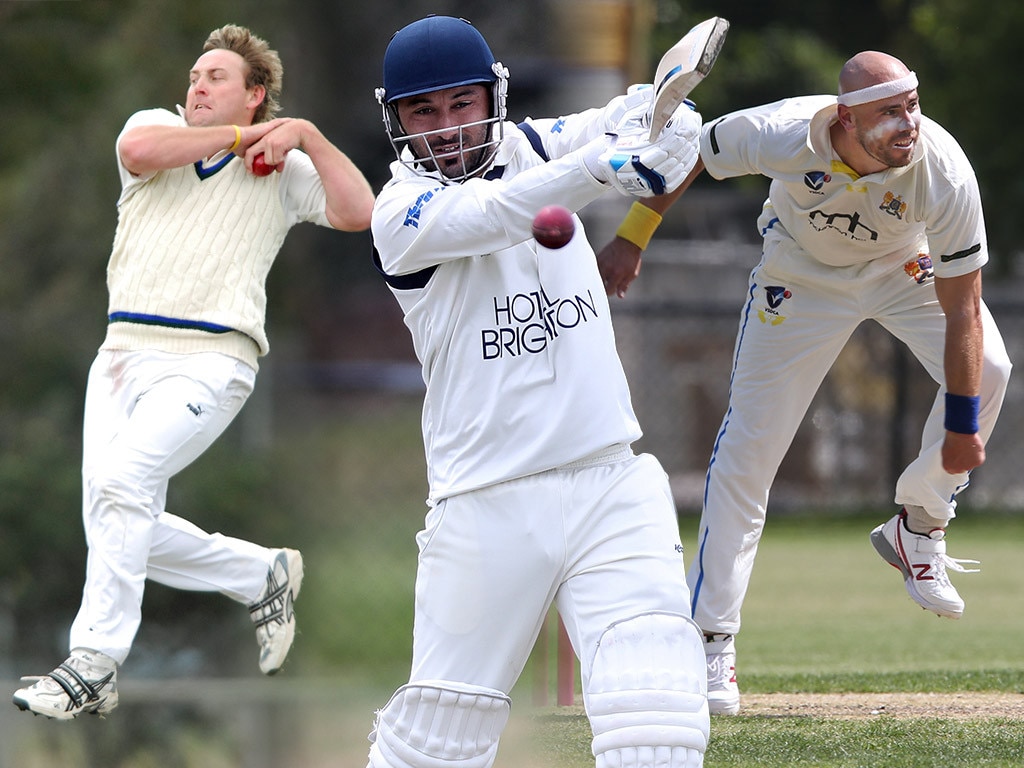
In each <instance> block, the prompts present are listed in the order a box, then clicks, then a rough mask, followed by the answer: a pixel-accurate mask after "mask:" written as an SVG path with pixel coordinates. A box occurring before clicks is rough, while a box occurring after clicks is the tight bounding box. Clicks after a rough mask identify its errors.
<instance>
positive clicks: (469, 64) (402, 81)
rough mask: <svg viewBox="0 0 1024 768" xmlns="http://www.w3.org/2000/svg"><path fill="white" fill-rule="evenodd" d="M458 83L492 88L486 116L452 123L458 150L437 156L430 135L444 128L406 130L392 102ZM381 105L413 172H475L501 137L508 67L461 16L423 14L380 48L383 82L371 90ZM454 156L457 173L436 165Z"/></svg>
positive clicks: (453, 178) (452, 175) (451, 176)
mask: <svg viewBox="0 0 1024 768" xmlns="http://www.w3.org/2000/svg"><path fill="white" fill-rule="evenodd" d="M463 85H487V86H488V87H489V88H490V91H491V102H492V103H491V112H490V116H489V117H488V118H487V119H486V120H483V121H479V122H477V123H468V124H465V125H462V126H456V128H457V129H458V131H459V134H458V135H459V138H458V145H459V146H458V149H457V150H455V151H453V152H449V153H447V155H442V156H437V155H435V154H434V151H433V149H432V148H431V145H430V139H431V137H432V136H434V135H436V134H438V133H442V132H447V129H444V131H432V132H430V133H418V134H408V133H406V132H405V130H404V128H403V126H402V124H401V121H400V120H399V119H398V109H397V106H396V102H398V101H399V100H401V99H404V98H408V97H410V96H419V95H422V94H425V93H431V92H433V91H442V90H446V89H448V88H456V87H459V86H463ZM374 95H375V96H376V98H377V102H378V103H379V104H380V105H381V112H382V115H383V120H384V128H385V130H386V131H387V134H388V139H389V140H390V141H391V146H392V147H393V148H394V150H395V156H396V157H397V158H398V161H399V162H400V163H401V164H402V165H404V166H406V167H407V168H409V169H411V170H412V171H414V172H415V173H417V174H421V175H428V176H431V177H434V178H438V179H439V180H440V181H441V182H442V183H445V184H448V183H458V182H460V181H464V180H466V179H468V178H470V177H472V176H476V175H479V174H480V173H481V172H482V171H483V170H484V169H485V168H486V167H487V166H488V165H489V164H490V163H491V162H492V161H493V160H494V157H495V155H496V153H497V151H498V147H499V145H500V144H501V142H502V140H503V139H504V121H505V115H506V108H505V100H506V97H507V95H508V69H506V68H505V66H504V65H502V64H501V62H499V61H495V59H494V54H493V53H491V49H490V47H489V46H488V45H487V41H486V40H484V38H483V35H481V34H480V32H478V31H477V29H476V27H474V26H473V25H472V24H470V23H469V22H468V21H466V20H465V19H457V18H454V17H452V16H427V17H426V18H423V19H420V20H419V21H414V22H413V23H412V24H409V25H408V26H405V27H403V28H402V29H400V30H399V31H398V32H396V33H395V34H394V36H393V37H392V38H391V42H390V43H388V47H387V50H386V51H385V52H384V85H383V86H382V87H380V88H377V89H376V90H375V92H374ZM479 125H485V126H487V127H488V130H487V137H486V138H485V140H484V141H483V142H482V143H480V142H479V139H478V138H475V139H469V138H467V136H469V134H468V133H467V131H469V130H470V129H472V128H473V127H474V126H479ZM452 156H457V157H458V158H459V160H460V166H461V173H459V172H453V171H452V170H451V167H450V166H449V167H448V170H446V171H445V172H444V173H442V172H441V171H440V170H439V169H440V167H441V164H440V163H439V162H438V161H439V159H445V158H446V157H447V158H450V157H452Z"/></svg>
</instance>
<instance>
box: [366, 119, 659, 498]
mask: <svg viewBox="0 0 1024 768" xmlns="http://www.w3.org/2000/svg"><path fill="white" fill-rule="evenodd" d="M524 125H527V126H528V127H527V128H526V131H527V132H529V133H530V137H528V134H527V133H525V132H524V130H521V129H520V128H519V127H517V126H515V125H514V124H511V123H507V124H506V125H505V139H504V141H503V143H502V145H501V147H500V150H499V153H498V156H497V158H496V160H495V162H494V164H493V166H492V169H491V171H490V173H489V174H488V176H489V177H493V176H495V175H497V176H500V178H490V180H486V179H484V178H475V179H471V180H468V181H466V182H464V183H462V184H453V185H443V184H441V183H440V182H439V181H437V180H434V179H430V178H424V177H422V176H418V175H416V174H414V173H413V172H412V171H411V170H409V169H407V168H405V167H404V166H402V165H401V164H399V163H397V162H396V163H393V164H392V174H393V177H392V180H391V181H390V182H389V183H388V184H387V185H386V186H385V187H384V189H383V190H382V191H381V193H380V195H379V196H378V197H377V201H376V205H375V207H374V212H373V218H372V224H371V229H372V232H373V239H374V243H375V247H376V249H377V253H378V256H379V262H380V264H379V266H380V268H381V271H382V272H383V273H384V275H385V276H386V277H388V282H389V286H390V287H391V290H392V292H393V293H394V295H395V296H396V297H397V299H398V302H399V304H400V305H401V307H402V309H403V311H404V313H405V322H406V325H407V326H408V327H409V330H410V332H411V334H412V341H413V346H414V347H415V351H416V355H417V357H418V358H419V360H420V362H421V363H422V370H423V380H424V381H425V382H426V385H427V391H426V395H425V399H424V405H423V439H424V444H425V449H426V458H427V472H428V479H429V483H430V498H431V500H438V499H442V498H445V497H447V496H451V495H453V494H457V493H463V492H466V491H469V490H474V489H478V488H481V487H484V486H488V485H493V484H495V483H499V482H502V481H504V480H509V479H512V478H517V477H523V476H526V475H530V474H534V473H537V472H542V471H545V470H548V469H552V468H554V467H558V466H561V465H564V464H567V463H570V462H573V461H576V460H579V459H581V458H584V457H587V456H590V455H592V454H594V453H595V452H598V451H601V450H603V449H605V448H608V447H609V446H612V445H616V444H629V443H632V442H633V441H635V440H636V439H637V438H639V437H640V435H641V432H640V428H639V425H638V424H637V420H636V417H635V415H634V413H633V407H632V405H631V402H630V396H629V390H628V387H627V384H626V378H625V375H624V373H623V370H622V365H621V363H620V361H619V358H618V355H617V353H616V350H615V338H614V334H613V331H612V323H611V318H610V314H609V307H608V300H607V297H606V296H605V292H604V288H603V284H602V281H601V277H600V275H599V273H598V270H597V263H596V258H595V255H594V251H593V249H592V248H591V246H590V244H589V243H588V242H587V240H586V235H585V232H584V231H583V225H582V222H581V221H580V220H579V218H578V217H577V218H576V219H575V223H576V234H575V236H574V237H573V239H572V240H571V241H570V242H569V244H568V245H566V246H565V247H563V248H561V249H558V250H546V249H543V248H541V247H540V246H538V245H537V243H536V242H535V241H534V240H533V239H532V236H531V234H530V224H531V221H532V218H533V214H534V213H535V212H536V211H538V210H539V209H540V208H542V207H544V206H545V205H549V204H552V203H558V204H561V205H564V206H565V207H567V208H569V209H570V210H573V211H576V210H579V209H580V208H582V207H583V206H584V205H586V204H587V203H588V202H591V201H592V200H594V199H596V198H597V197H598V196H600V195H601V194H603V193H604V192H605V191H607V190H608V189H609V188H608V187H607V186H604V185H603V184H601V183H600V182H598V181H597V180H595V179H594V178H593V177H592V176H591V175H590V174H589V173H588V172H587V170H586V169H585V167H584V165H583V163H582V161H581V160H580V159H579V158H578V156H577V154H567V153H568V152H570V151H571V150H573V149H578V148H580V147H582V146H583V145H585V144H586V143H587V142H588V141H589V140H591V139H593V138H595V137H597V136H600V135H601V134H602V133H603V132H604V130H605V122H604V115H603V114H602V113H601V112H600V111H597V110H591V111H589V112H586V113H581V114H579V115H573V116H569V117H566V118H563V119H559V120H544V121H540V120H538V121H527V123H525V124H524ZM530 138H532V139H533V140H534V142H535V143H538V144H539V145H541V146H542V149H541V150H540V151H543V152H544V153H545V154H546V155H547V156H548V157H550V158H553V159H552V160H551V161H550V162H545V160H544V159H543V158H542V157H541V155H540V154H539V153H538V149H536V148H535V147H534V146H531V143H530Z"/></svg>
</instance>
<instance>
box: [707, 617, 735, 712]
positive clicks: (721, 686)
mask: <svg viewBox="0 0 1024 768" xmlns="http://www.w3.org/2000/svg"><path fill="white" fill-rule="evenodd" d="M704 654H705V656H707V660H708V710H709V711H710V712H711V714H713V715H735V714H738V713H739V711H740V687H739V685H738V684H737V682H736V641H735V640H734V639H733V636H732V635H705V639H704Z"/></svg>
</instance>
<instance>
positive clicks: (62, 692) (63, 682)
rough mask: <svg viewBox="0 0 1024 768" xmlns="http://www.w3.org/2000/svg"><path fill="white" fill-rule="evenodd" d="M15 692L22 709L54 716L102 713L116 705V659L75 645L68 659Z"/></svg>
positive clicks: (66, 718)
mask: <svg viewBox="0 0 1024 768" xmlns="http://www.w3.org/2000/svg"><path fill="white" fill-rule="evenodd" d="M22 680H24V681H28V680H35V682H34V683H33V684H32V685H30V686H28V687H26V688H20V689H19V690H17V691H15V693H14V705H15V706H16V707H18V708H19V709H21V710H26V711H29V712H33V713H35V714H37V715H45V716H46V717H51V718H54V719H56V720H73V719H74V718H76V717H78V716H79V715H81V714H91V715H105V714H107V713H108V712H111V711H112V710H113V709H114V708H115V707H117V662H115V661H114V660H113V659H112V658H110V657H109V656H107V655H106V654H104V653H100V652H98V651H92V650H89V649H87V648H75V649H73V650H72V651H71V655H70V656H68V658H67V661H65V662H64V663H63V664H61V665H60V666H59V667H57V668H56V669H55V670H53V672H51V673H50V674H48V675H45V676H44V677H38V678H22Z"/></svg>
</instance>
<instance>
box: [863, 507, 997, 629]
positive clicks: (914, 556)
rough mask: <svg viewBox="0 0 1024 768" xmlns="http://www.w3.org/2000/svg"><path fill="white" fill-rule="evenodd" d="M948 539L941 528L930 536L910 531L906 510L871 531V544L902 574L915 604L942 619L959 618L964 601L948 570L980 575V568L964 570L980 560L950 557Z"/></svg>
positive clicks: (935, 529)
mask: <svg viewBox="0 0 1024 768" xmlns="http://www.w3.org/2000/svg"><path fill="white" fill-rule="evenodd" d="M945 538H946V532H945V530H943V529H942V528H934V529H932V530H931V531H930V532H929V533H928V534H927V535H925V534H922V533H914V532H913V531H911V530H910V529H909V528H907V513H906V510H900V511H899V513H898V514H897V515H896V516H895V517H893V518H892V519H891V520H889V521H888V522H886V523H883V524H882V525H880V526H878V527H877V528H875V530H873V531H872V532H871V543H872V544H873V545H874V547H875V549H876V550H877V551H878V554H879V555H881V556H882V559H883V560H885V562H887V563H889V565H891V566H892V567H893V568H896V569H898V570H899V572H900V573H902V574H903V584H904V585H905V586H906V588H907V593H908V594H909V595H910V597H911V598H912V599H913V600H914V602H915V603H917V604H918V605H920V606H921V607H922V608H924V609H926V610H929V611H931V612H932V613H936V614H938V615H939V616H946V617H947V618H950V619H959V618H960V616H961V615H962V614H963V612H964V601H963V600H962V599H961V597H960V594H959V593H958V592H957V591H956V587H954V586H953V585H952V584H951V583H950V581H949V576H948V575H947V573H946V570H947V569H950V570H954V571H958V572H960V573H977V572H978V569H977V568H964V566H963V564H964V563H969V564H977V563H978V561H977V560H958V559H956V558H954V557H949V556H948V555H947V554H946V541H945Z"/></svg>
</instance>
